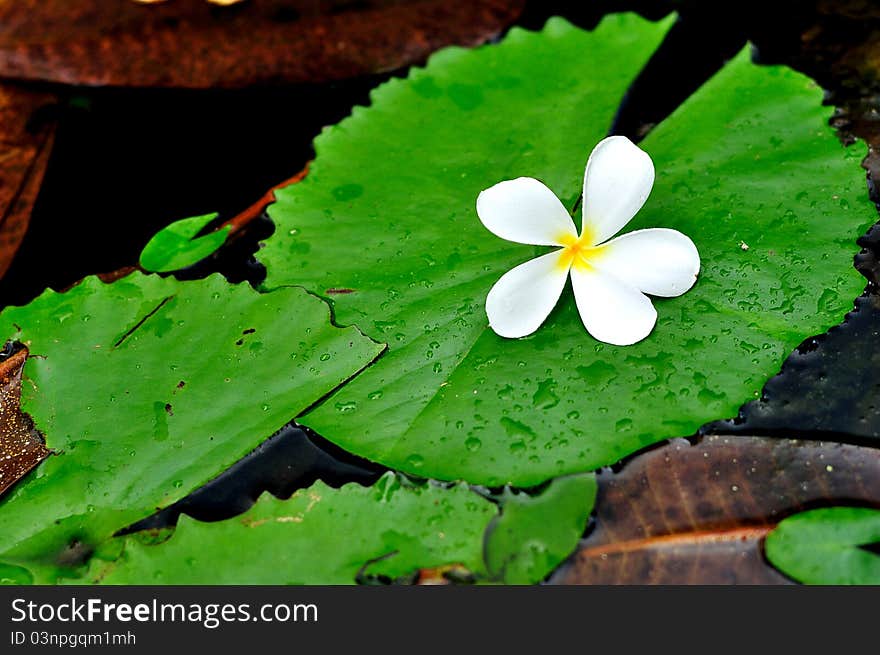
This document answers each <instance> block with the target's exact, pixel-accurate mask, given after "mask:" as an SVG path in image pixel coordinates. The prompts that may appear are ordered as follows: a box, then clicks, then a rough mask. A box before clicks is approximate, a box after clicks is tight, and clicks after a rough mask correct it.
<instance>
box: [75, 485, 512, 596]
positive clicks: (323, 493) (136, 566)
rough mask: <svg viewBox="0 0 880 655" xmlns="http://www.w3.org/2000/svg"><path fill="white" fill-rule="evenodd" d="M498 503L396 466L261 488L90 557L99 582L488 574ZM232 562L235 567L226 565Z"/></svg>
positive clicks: (347, 580) (335, 580)
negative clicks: (242, 500)
mask: <svg viewBox="0 0 880 655" xmlns="http://www.w3.org/2000/svg"><path fill="white" fill-rule="evenodd" d="M496 512H497V506H496V505H495V504H493V503H491V502H489V501H488V500H486V499H485V498H483V497H481V496H479V495H477V494H475V493H474V492H472V491H471V490H470V489H469V488H468V487H467V485H465V484H458V485H455V486H453V487H451V488H444V487H442V486H439V485H437V484H436V483H425V484H422V485H414V484H412V483H408V482H405V481H403V480H401V479H400V478H399V476H396V475H394V474H393V473H388V474H386V475H385V476H384V477H383V478H382V479H380V480H379V481H378V482H377V483H376V484H374V485H373V486H371V487H361V486H359V485H356V484H347V485H345V486H343V487H342V488H340V489H332V488H330V487H328V486H327V485H325V484H324V483H322V482H316V483H315V484H314V485H313V486H311V487H310V488H308V489H302V490H300V491H297V492H296V493H295V494H294V495H293V496H292V497H291V498H290V499H289V500H278V499H277V498H273V497H272V496H268V495H264V496H263V497H262V498H260V499H259V500H258V501H257V503H256V504H255V505H254V507H252V508H251V509H250V510H249V511H247V512H246V513H245V514H242V515H241V516H239V517H236V518H234V519H230V520H227V521H219V522H216V523H200V522H198V521H195V520H193V519H190V518H189V517H186V516H183V517H181V520H180V523H179V524H178V526H177V528H176V529H175V530H174V532H173V534H172V536H171V537H170V538H169V539H168V540H167V541H165V542H162V543H159V544H144V543H142V542H141V541H139V540H138V539H137V538H135V537H127V538H125V542H124V546H123V547H122V548H121V554H119V555H118V556H117V557H115V558H114V559H112V560H110V561H101V560H100V559H99V558H98V557H95V558H94V559H93V560H92V564H91V569H90V571H89V575H88V578H89V579H90V580H91V581H93V582H100V583H102V584H353V583H354V582H355V580H356V578H357V577H358V575H359V574H376V575H379V574H381V575H387V576H389V577H390V578H392V579H394V578H397V577H399V576H404V575H406V574H410V573H413V572H415V571H417V570H418V569H421V568H428V567H436V566H442V565H452V564H455V565H459V566H463V567H465V568H466V569H467V570H469V571H470V572H472V573H474V574H475V575H485V568H484V565H483V558H482V544H483V532H484V530H485V529H486V524H487V523H488V522H489V521H490V520H491V518H492V517H493V516H495V514H496ZM230 562H234V565H230Z"/></svg>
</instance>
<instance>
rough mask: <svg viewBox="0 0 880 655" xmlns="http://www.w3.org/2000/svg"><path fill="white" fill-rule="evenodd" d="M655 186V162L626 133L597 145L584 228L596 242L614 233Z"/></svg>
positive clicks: (590, 162)
mask: <svg viewBox="0 0 880 655" xmlns="http://www.w3.org/2000/svg"><path fill="white" fill-rule="evenodd" d="M652 186H654V162H652V161H651V158H650V157H649V156H648V153H647V152H645V151H644V150H642V149H641V148H639V147H638V146H637V145H636V144H634V143H633V142H632V141H630V140H629V139H627V138H626V137H625V136H610V137H608V138H607V139H603V140H602V141H600V142H599V144H598V145H597V146H596V147H595V148H593V152H592V153H590V159H589V160H588V161H587V169H586V171H585V172H584V200H583V204H584V218H583V231H585V232H588V233H589V234H591V236H592V237H593V238H592V241H593V243H592V244H590V245H595V244H597V243H602V242H603V241H605V240H606V239H609V238H611V237H613V236H614V235H615V234H617V233H618V232H619V231H620V230H621V228H622V227H623V226H624V225H626V224H627V223H629V221H630V219H631V218H632V217H633V216H635V215H636V212H638V211H639V210H640V209H641V208H642V205H644V204H645V200H647V199H648V195H650V193H651V187H652Z"/></svg>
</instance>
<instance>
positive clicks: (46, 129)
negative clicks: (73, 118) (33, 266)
mask: <svg viewBox="0 0 880 655" xmlns="http://www.w3.org/2000/svg"><path fill="white" fill-rule="evenodd" d="M52 102H54V97H53V96H51V95H48V94H46V93H36V92H32V91H28V90H24V89H20V88H18V87H15V86H12V85H2V86H0V277H3V275H4V274H5V273H6V271H7V269H8V268H9V265H10V264H11V263H12V259H13V258H14V257H15V253H16V252H17V251H18V247H19V245H21V240H22V239H23V238H24V234H25V232H26V231H27V226H28V222H29V221H30V217H31V209H32V208H33V205H34V202H35V201H36V199H37V193H38V192H39V190H40V184H41V183H42V181H43V174H44V173H45V172H46V164H47V163H48V162H49V152H50V151H51V149H52V140H53V136H54V134H55V126H54V125H53V124H45V125H43V126H42V127H41V128H40V129H31V128H30V123H31V118H32V116H33V114H34V112H35V111H36V110H37V109H39V108H40V107H42V106H44V105H48V104H51V103H52Z"/></svg>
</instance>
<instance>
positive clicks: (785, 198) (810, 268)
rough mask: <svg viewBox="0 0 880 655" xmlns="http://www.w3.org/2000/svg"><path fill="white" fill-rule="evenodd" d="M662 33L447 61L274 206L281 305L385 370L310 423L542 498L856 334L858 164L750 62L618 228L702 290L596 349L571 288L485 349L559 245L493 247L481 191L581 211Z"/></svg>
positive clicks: (509, 41) (720, 78)
mask: <svg viewBox="0 0 880 655" xmlns="http://www.w3.org/2000/svg"><path fill="white" fill-rule="evenodd" d="M668 25H669V21H665V22H661V23H658V24H651V23H649V22H647V21H644V20H642V19H640V18H637V17H635V16H632V15H617V16H609V17H606V18H605V19H604V20H603V21H602V22H601V24H600V25H599V26H598V27H597V28H596V30H595V31H593V32H586V31H582V30H580V29H577V28H575V27H573V26H571V25H570V24H568V23H566V22H565V21H563V20H560V19H553V20H551V21H550V22H548V24H547V26H546V27H545V28H544V30H543V31H541V32H538V33H531V32H527V31H523V30H518V29H515V30H513V31H511V33H510V34H509V36H508V37H507V38H506V39H505V40H504V41H503V42H502V43H500V44H499V45H491V46H486V47H483V48H479V49H476V50H463V49H457V48H453V49H448V50H444V51H441V52H440V53H438V54H436V55H434V56H433V57H432V58H431V60H430V62H429V64H428V66H427V67H426V68H424V69H417V70H413V71H412V72H411V74H410V75H409V77H408V78H407V79H405V80H392V81H391V82H389V83H387V84H385V85H383V86H382V87H380V88H379V89H377V90H376V91H375V92H374V93H373V95H372V104H371V106H370V107H369V108H355V110H354V112H353V113H352V116H351V117H350V118H348V119H346V120H343V121H342V122H341V123H340V124H339V125H337V126H335V127H332V128H330V129H328V130H326V131H325V132H324V133H323V134H322V135H321V136H320V137H319V138H318V139H317V141H316V142H315V148H316V152H317V157H316V160H315V161H314V163H313V165H312V166H311V168H310V173H309V175H308V176H307V177H306V178H305V179H304V180H303V181H302V182H300V183H298V184H296V185H293V186H290V187H288V188H286V189H284V190H282V191H280V192H279V193H278V203H277V204H276V205H275V206H274V207H272V208H271V210H270V211H271V215H272V217H273V219H274V220H275V221H276V222H277V224H278V226H279V229H278V230H277V232H276V234H275V236H273V238H272V239H270V240H269V241H268V242H267V245H266V248H265V249H264V250H262V251H261V260H262V261H263V262H264V263H265V264H266V265H267V268H268V278H267V280H266V283H265V284H266V287H267V288H273V287H277V286H281V285H285V284H301V285H303V286H304V287H305V288H307V289H309V290H310V291H312V292H314V293H316V294H319V295H323V296H326V297H328V298H329V299H330V300H331V301H332V303H333V308H334V312H335V316H336V318H337V320H338V321H339V322H340V324H343V325H349V324H355V325H358V326H359V327H360V328H361V329H363V330H364V331H365V333H367V334H370V335H372V336H373V337H374V338H377V339H381V340H383V341H387V342H388V343H389V352H388V353H387V354H386V356H384V357H383V358H382V359H381V360H380V361H379V362H377V363H376V365H375V366H372V367H370V369H369V370H367V371H366V372H365V373H364V374H363V375H360V376H358V377H357V378H356V379H355V380H353V381H352V382H351V383H350V384H347V385H346V386H345V387H343V388H341V389H340V390H339V391H338V392H337V393H335V394H334V395H333V396H332V397H330V398H329V399H327V401H326V402H324V403H323V404H321V405H320V406H318V407H317V408H315V409H314V410H313V411H311V412H310V413H309V414H308V415H306V416H305V417H304V422H305V423H306V424H307V425H309V426H310V427H312V428H314V429H315V430H317V431H318V432H319V433H320V434H322V435H323V436H325V437H327V438H328V439H330V440H331V441H334V442H335V443H337V444H339V445H341V446H342V447H344V448H346V449H348V450H350V451H352V452H355V453H357V454H359V455H362V456H365V457H367V458H370V459H372V460H376V461H379V462H382V463H384V464H386V465H388V466H390V467H393V468H397V469H400V470H404V471H407V472H411V473H415V474H418V475H421V476H426V477H433V478H438V479H446V480H456V479H464V480H467V481H469V482H472V483H480V484H488V485H501V484H506V483H511V484H514V485H517V486H532V485H535V484H538V483H540V482H542V481H544V480H546V479H549V478H552V477H558V476H561V475H565V474H568V473H574V472H579V471H585V470H590V469H594V468H596V467H599V466H602V465H606V464H610V463H613V462H616V461H618V460H620V459H621V458H622V457H624V456H626V455H628V454H630V453H632V452H634V451H636V450H638V449H640V448H642V447H644V446H646V445H648V444H651V443H654V442H657V441H660V440H662V439H665V438H669V437H672V436H676V435H688V434H692V433H693V432H694V431H695V430H696V429H697V428H698V427H699V426H700V425H702V424H704V423H705V422H707V421H709V420H712V419H716V418H719V417H724V416H730V415H733V414H735V413H736V411H737V409H738V407H739V406H740V405H741V404H742V403H743V402H745V401H747V400H750V399H752V398H754V397H755V396H756V395H757V394H758V393H759V391H760V389H761V387H762V385H763V383H764V382H765V381H766V379H767V378H768V377H770V376H772V375H773V374H774V373H776V372H777V371H778V370H779V367H780V365H781V363H782V362H783V360H784V359H785V357H786V356H787V355H788V353H790V352H791V351H792V349H794V348H795V347H796V346H797V345H798V344H799V343H800V342H801V341H802V340H803V339H805V338H807V337H809V336H811V335H814V334H817V333H821V332H823V331H824V330H826V329H827V328H828V327H830V326H832V325H834V324H836V323H839V322H840V320H841V319H842V318H843V316H844V314H845V313H846V311H847V310H848V309H850V308H851V307H852V300H853V298H854V297H855V296H857V295H858V294H859V293H860V291H861V290H862V288H863V286H864V281H863V279H862V278H861V277H860V276H859V275H858V273H857V272H856V271H855V270H854V268H853V266H852V258H853V255H854V254H855V253H856V252H857V250H858V248H857V246H856V243H855V241H856V238H857V237H858V236H860V235H861V234H862V232H863V231H864V230H865V229H866V227H867V226H868V225H869V224H870V223H871V222H873V220H874V219H875V215H874V209H873V207H872V206H871V205H870V203H869V201H868V198H867V194H866V193H865V188H864V172H863V171H862V169H861V168H860V166H859V159H860V157H861V156H862V155H863V154H864V152H865V149H864V146H862V145H859V146H851V147H849V148H844V147H843V146H841V145H840V143H839V142H838V140H837V138H836V137H835V134H834V132H833V131H832V130H831V129H830V128H829V127H828V126H827V115H828V110H827V109H825V108H823V107H822V106H821V102H822V92H821V90H820V89H819V88H817V87H816V86H815V85H814V84H812V83H811V82H810V81H809V80H808V79H807V78H806V77H804V76H802V75H800V74H798V73H796V72H794V71H792V70H789V69H786V68H782V67H759V66H756V65H753V64H751V63H750V62H749V60H748V56H747V53H745V52H743V53H742V54H741V55H740V56H738V57H737V58H736V59H735V60H734V61H732V62H730V63H729V64H728V65H727V66H726V67H725V68H724V69H723V70H722V71H721V72H719V73H718V74H717V75H716V76H715V77H714V78H713V79H712V80H710V81H709V82H708V83H707V84H706V85H704V87H703V88H701V89H700V90H699V91H698V92H696V93H695V95H694V96H693V97H691V98H690V99H689V100H688V101H686V102H685V103H684V104H683V105H682V106H681V107H679V109H678V110H677V111H675V112H674V113H673V114H672V115H671V116H670V117H669V118H668V119H666V120H665V121H663V123H662V124H660V125H659V126H658V127H657V128H656V129H655V130H654V131H653V132H652V134H651V135H650V136H649V137H648V138H647V139H646V140H645V141H644V142H643V144H642V147H643V148H644V149H645V150H646V151H647V152H648V153H649V154H650V155H651V157H652V158H653V159H654V162H655V165H656V170H657V179H656V183H655V185H654V189H653V192H652V195H651V197H650V198H649V200H648V202H647V204H646V206H645V207H644V208H643V210H642V211H641V212H640V213H639V214H638V216H637V217H636V219H635V220H634V221H633V222H632V223H631V224H630V225H629V226H627V228H625V230H632V229H637V228H643V227H668V228H673V229H676V230H679V231H681V232H683V233H685V234H686V235H688V236H689V237H691V238H692V239H693V241H694V242H695V243H696V245H697V247H698V249H699V252H700V255H701V259H702V271H701V274H700V278H699V280H698V281H697V283H696V286H695V287H694V288H693V289H692V290H691V291H689V292H688V293H686V294H684V295H683V296H681V297H679V298H673V299H655V301H654V304H655V307H656V308H657V311H658V314H659V319H658V322H657V326H656V328H655V330H654V332H653V333H652V334H651V335H650V336H649V337H648V338H647V339H645V340H644V341H642V342H640V343H638V344H635V345H633V346H626V347H615V346H610V345H607V344H602V343H599V342H597V341H596V340H594V339H593V338H592V337H590V336H589V335H588V334H587V333H586V332H585V330H584V328H583V325H582V323H581V321H580V318H579V316H578V314H577V311H576V308H575V304H574V299H573V297H572V295H571V291H570V289H567V290H566V291H565V292H564V293H563V296H562V299H561V301H560V303H559V305H558V306H557V308H556V309H555V310H554V312H553V313H551V315H550V316H549V318H548V320H547V321H546V322H545V324H544V325H543V326H542V327H541V328H540V329H539V330H538V331H537V332H536V333H535V334H533V335H531V336H529V337H526V338H523V339H519V340H506V339H503V338H501V337H499V336H497V335H496V334H494V333H493V332H492V331H491V330H490V329H489V327H488V321H487V319H486V315H485V311H484V302H485V299H486V294H487V293H488V291H489V289H490V288H491V286H492V285H493V283H494V282H495V281H496V280H497V279H498V278H499V277H500V276H501V275H502V274H504V273H505V272H506V271H508V270H509V269H511V268H512V267H514V266H516V265H517V264H520V263H522V262H524V261H526V260H528V259H530V258H532V257H534V256H535V255H537V254H540V253H542V252H544V251H545V249H542V248H535V247H531V246H523V245H517V244H513V243H509V242H506V241H503V240H501V239H499V238H497V237H495V236H493V235H492V234H490V233H489V232H487V231H486V230H485V229H484V228H483V227H482V225H481V224H480V222H479V220H478V219H477V216H476V213H475V207H474V204H475V200H476V197H477V195H478V193H479V192H480V191H481V190H483V189H485V188H487V187H489V186H491V185H493V184H494V183H496V182H498V181H500V180H503V179H511V178H516V177H520V176H532V177H536V178H538V179H540V180H542V181H543V182H545V183H546V184H547V185H548V186H549V187H550V188H551V189H552V190H553V191H554V192H555V193H556V194H557V195H558V196H559V197H560V198H561V199H562V201H563V203H564V204H565V205H566V206H568V207H569V208H573V207H575V206H576V204H577V199H578V196H579V193H580V189H581V184H582V179H583V172H584V165H585V163H586V159H587V156H588V154H589V152H590V150H591V149H592V147H593V146H594V145H595V144H596V143H597V142H598V141H599V140H600V139H601V138H602V137H603V136H604V134H605V131H606V130H607V128H608V125H609V124H610V123H611V120H612V116H613V114H614V112H615V110H616V108H617V106H618V103H619V101H620V98H621V97H622V95H623V93H624V91H625V89H626V86H627V84H628V83H629V81H630V80H631V79H632V78H633V77H634V76H635V74H636V73H637V72H638V70H639V69H640V67H641V66H642V65H643V63H644V62H645V60H646V59H647V58H648V56H649V54H650V53H651V51H652V50H653V49H654V48H655V46H656V45H657V43H658V41H659V40H660V39H661V37H662V35H663V33H664V31H665V30H666V28H667V27H668ZM576 222H579V217H578V220H576ZM340 289H345V290H346V291H347V293H344V294H340V293H335V291H338V290H340Z"/></svg>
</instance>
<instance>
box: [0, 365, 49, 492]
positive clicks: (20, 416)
mask: <svg viewBox="0 0 880 655" xmlns="http://www.w3.org/2000/svg"><path fill="white" fill-rule="evenodd" d="M27 357H28V351H27V348H22V349H21V350H19V351H18V352H16V353H15V354H13V355H12V356H10V357H9V358H7V359H5V360H3V361H2V362H0V496H2V495H3V494H4V493H6V491H7V490H8V489H9V488H10V487H11V486H12V485H14V484H15V483H16V482H18V481H19V480H20V479H21V478H23V477H24V476H25V475H27V474H28V472H30V471H31V469H33V468H34V467H35V466H36V465H37V464H39V463H40V462H42V461H43V460H44V459H46V458H47V457H48V456H49V455H50V454H51V451H50V450H49V449H48V448H46V445H45V442H44V441H43V437H42V436H41V435H40V433H39V431H37V429H36V428H35V427H34V423H33V421H32V420H31V418H30V416H28V415H27V414H25V413H23V412H22V411H21V408H20V406H19V401H20V399H21V369H22V367H23V366H24V363H25V361H26V360H27Z"/></svg>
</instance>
